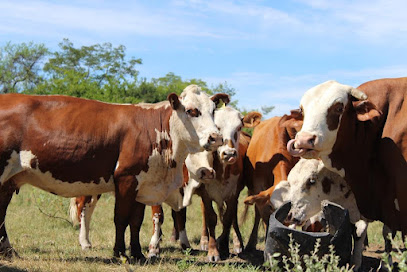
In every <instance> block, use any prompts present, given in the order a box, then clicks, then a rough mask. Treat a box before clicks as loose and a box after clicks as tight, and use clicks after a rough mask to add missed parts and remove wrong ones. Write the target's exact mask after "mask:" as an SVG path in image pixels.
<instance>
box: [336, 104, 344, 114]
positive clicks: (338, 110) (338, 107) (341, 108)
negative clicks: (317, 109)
mask: <svg viewBox="0 0 407 272" xmlns="http://www.w3.org/2000/svg"><path fill="white" fill-rule="evenodd" d="M336 112H337V113H339V114H342V113H343V105H342V104H339V105H338V106H336Z"/></svg>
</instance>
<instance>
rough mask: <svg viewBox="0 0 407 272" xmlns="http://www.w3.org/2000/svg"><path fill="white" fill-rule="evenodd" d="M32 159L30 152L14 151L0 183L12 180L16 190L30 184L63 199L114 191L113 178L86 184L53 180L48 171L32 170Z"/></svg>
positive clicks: (0, 177)
mask: <svg viewBox="0 0 407 272" xmlns="http://www.w3.org/2000/svg"><path fill="white" fill-rule="evenodd" d="M33 158H35V156H34V155H33V154H32V153H31V151H20V152H19V153H17V152H15V151H14V152H13V153H12V155H11V157H10V159H9V160H8V161H7V162H8V164H7V165H6V167H5V168H4V171H3V173H2V175H1V176H0V183H1V184H4V183H5V182H9V181H10V180H12V181H13V182H15V184H16V185H17V187H18V188H20V187H21V186H23V185H24V184H30V185H32V186H35V187H38V188H40V189H43V190H45V191H47V192H50V193H53V194H56V195H59V196H64V197H75V196H83V195H98V194H102V193H106V192H111V191H114V182H113V176H111V177H110V178H109V180H105V179H104V178H103V177H100V178H98V179H97V180H95V181H86V182H82V181H80V180H78V181H74V182H72V181H70V182H68V181H63V180H59V179H57V178H54V177H53V175H52V173H51V172H49V171H47V172H42V171H41V170H40V169H39V168H38V167H37V168H32V167H31V164H30V162H31V159H33Z"/></svg>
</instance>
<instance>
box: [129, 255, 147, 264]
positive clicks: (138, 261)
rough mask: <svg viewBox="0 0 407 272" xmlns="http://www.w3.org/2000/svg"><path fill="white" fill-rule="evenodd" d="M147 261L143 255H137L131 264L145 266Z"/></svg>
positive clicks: (133, 257)
mask: <svg viewBox="0 0 407 272" xmlns="http://www.w3.org/2000/svg"><path fill="white" fill-rule="evenodd" d="M146 261H147V259H146V257H144V255H143V253H137V254H134V255H132V258H131V263H132V264H144V263H146Z"/></svg>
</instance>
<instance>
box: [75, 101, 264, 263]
mask: <svg viewBox="0 0 407 272" xmlns="http://www.w3.org/2000/svg"><path fill="white" fill-rule="evenodd" d="M214 116H215V118H214V119H215V124H216V126H217V127H218V128H219V129H220V131H221V134H222V135H223V136H222V137H223V145H222V146H220V147H219V148H218V149H217V151H216V152H211V151H202V152H198V153H194V154H189V155H188V156H187V158H186V160H185V165H184V186H183V188H182V193H183V196H179V194H180V193H179V192H178V191H174V192H173V193H172V197H170V198H175V199H177V198H178V197H182V198H183V203H182V206H181V207H186V206H188V205H189V204H190V203H191V197H192V194H193V193H194V192H195V190H196V189H197V188H198V187H199V186H200V185H201V182H205V181H206V180H210V181H209V183H212V182H216V180H214V178H215V170H214V169H213V167H214V160H215V161H216V164H225V165H226V164H233V163H235V162H236V161H237V158H238V151H237V144H238V143H237V141H238V138H239V134H238V133H239V130H240V129H241V127H242V119H243V116H242V115H241V113H240V112H239V111H237V110H235V109H233V108H230V107H222V108H220V109H218V110H216V111H215V115H214ZM252 116H255V117H252ZM255 118H256V120H257V119H259V114H258V113H249V114H248V115H247V116H246V117H245V119H244V122H245V126H246V127H251V126H252V125H253V124H252V123H253V122H256V120H253V119H255ZM247 122H250V124H248V123H247ZM216 154H217V155H216ZM216 158H218V159H216ZM215 168H218V167H217V166H216V167H215ZM232 184H235V183H233V182H232ZM217 186H218V187H219V185H217ZM219 189H222V188H219ZM239 192H240V191H239ZM97 199H98V198H96V197H95V196H93V197H90V196H88V197H78V198H76V199H72V200H71V207H70V210H71V219H72V221H73V222H76V221H79V222H81V228H80V233H79V242H80V244H81V246H82V249H87V248H90V247H91V244H90V241H89V225H90V220H91V216H92V213H93V210H94V207H95V205H96V202H97ZM216 200H218V201H217V202H218V203H219V202H221V203H222V199H219V196H217V199H216ZM185 216H186V210H185V209H183V210H181V211H179V212H175V211H174V210H173V217H174V229H175V230H177V233H174V235H176V236H178V237H179V240H180V243H181V247H182V248H183V249H186V248H189V247H190V244H189V241H188V237H187V234H186V231H185V220H186V218H185ZM175 218H178V220H176V219H175ZM152 221H153V235H152V238H151V241H150V244H149V253H148V257H150V258H151V257H157V256H158V255H159V253H160V244H159V242H160V240H161V235H162V232H161V225H162V223H163V221H164V214H163V209H162V207H161V206H160V205H156V206H152ZM229 228H230V227H229ZM206 238H207V235H206Z"/></svg>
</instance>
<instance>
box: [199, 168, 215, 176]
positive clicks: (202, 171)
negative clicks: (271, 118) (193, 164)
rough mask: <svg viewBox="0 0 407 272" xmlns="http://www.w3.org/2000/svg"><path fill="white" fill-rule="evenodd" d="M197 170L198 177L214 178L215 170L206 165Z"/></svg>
mask: <svg viewBox="0 0 407 272" xmlns="http://www.w3.org/2000/svg"><path fill="white" fill-rule="evenodd" d="M198 172H199V173H200V179H214V178H215V171H214V170H213V169H208V168H206V167H201V168H200V169H199V170H198Z"/></svg>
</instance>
